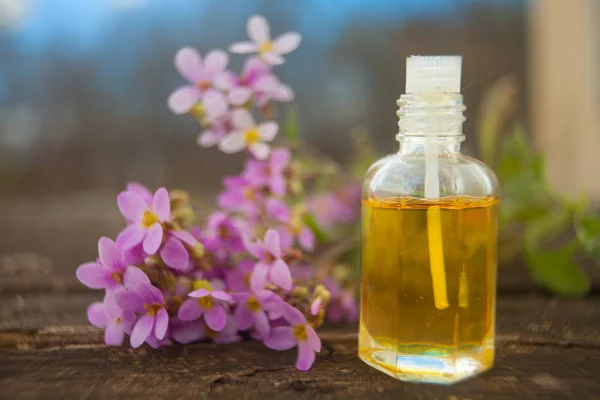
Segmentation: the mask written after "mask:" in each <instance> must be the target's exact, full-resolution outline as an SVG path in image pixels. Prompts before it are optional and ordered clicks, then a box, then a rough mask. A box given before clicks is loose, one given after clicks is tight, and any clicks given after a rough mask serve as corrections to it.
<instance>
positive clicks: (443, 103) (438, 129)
mask: <svg viewBox="0 0 600 400" xmlns="http://www.w3.org/2000/svg"><path fill="white" fill-rule="evenodd" d="M397 104H398V106H399V109H398V112H397V113H396V114H397V115H398V118H399V121H398V128H399V132H398V135H396V140H398V142H400V153H404V154H408V153H421V154H451V153H458V152H460V144H461V142H463V141H464V138H465V137H464V136H463V134H462V124H463V122H464V121H465V117H464V115H463V112H464V111H465V109H466V107H465V106H464V104H463V97H462V96H461V95H460V94H457V93H431V94H418V95H417V94H404V95H402V96H401V97H400V99H398V101H397Z"/></svg>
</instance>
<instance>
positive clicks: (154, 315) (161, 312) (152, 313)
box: [115, 283, 169, 349]
mask: <svg viewBox="0 0 600 400" xmlns="http://www.w3.org/2000/svg"><path fill="white" fill-rule="evenodd" d="M115 299H116V302H117V304H118V306H119V307H120V308H121V309H122V310H124V311H132V312H136V313H140V314H143V315H142V316H141V317H140V318H139V319H138V320H137V322H136V323H135V326H134V327H133V331H132V332H131V337H130V343H131V347H133V348H134V349H135V348H138V347H140V346H141V345H142V343H144V342H145V341H147V340H148V339H149V338H150V339H157V340H159V341H160V340H163V339H164V338H165V335H166V333H167V328H168V326H169V314H167V310H166V309H165V299H164V297H163V294H162V293H161V291H160V290H159V289H158V288H156V287H154V286H152V285H151V284H149V283H142V284H139V285H138V286H137V288H136V289H135V290H125V291H122V292H118V293H116V294H115Z"/></svg>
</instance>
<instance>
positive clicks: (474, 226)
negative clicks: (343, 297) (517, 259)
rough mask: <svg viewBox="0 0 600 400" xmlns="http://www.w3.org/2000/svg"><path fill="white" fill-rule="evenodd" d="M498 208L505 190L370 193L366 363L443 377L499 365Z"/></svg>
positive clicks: (410, 375)
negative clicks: (418, 195) (477, 194)
mask: <svg viewBox="0 0 600 400" xmlns="http://www.w3.org/2000/svg"><path fill="white" fill-rule="evenodd" d="M497 206H498V200H497V198H496V197H486V198H473V197H466V196H455V197H447V198H443V199H439V200H424V199H415V198H394V199H386V200H373V199H369V200H364V202H363V216H362V241H363V242H362V287H361V302H362V304H361V318H360V335H359V356H360V358H361V359H362V360H363V361H365V362H366V363H367V364H369V365H371V366H373V367H375V368H377V369H379V370H381V371H383V372H385V373H387V374H389V375H391V376H393V377H395V378H398V379H402V380H415V381H421V382H434V383H453V382H456V381H458V380H461V379H464V378H467V377H469V376H472V375H474V374H476V373H479V372H481V371H484V370H486V369H488V368H490V367H491V366H492V364H493V359H494V320H495V297H496V224H497V208H498V207H497ZM440 231H441V241H434V242H432V241H431V237H432V235H433V237H435V236H436V232H437V233H438V234H439V233H440ZM439 253H442V254H439ZM440 260H442V264H443V266H441V267H440V266H439V265H437V266H436V265H434V264H440ZM440 268H442V269H441V274H442V276H440ZM434 290H436V291H437V295H438V298H437V299H436V293H434ZM444 290H445V292H444ZM440 292H442V293H440ZM440 294H441V296H442V297H443V299H444V300H445V299H447V303H440V301H439V299H440V298H441V297H440Z"/></svg>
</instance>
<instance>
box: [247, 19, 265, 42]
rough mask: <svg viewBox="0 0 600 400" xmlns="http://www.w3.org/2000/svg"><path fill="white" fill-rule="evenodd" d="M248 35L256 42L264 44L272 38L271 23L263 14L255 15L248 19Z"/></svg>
mask: <svg viewBox="0 0 600 400" xmlns="http://www.w3.org/2000/svg"><path fill="white" fill-rule="evenodd" d="M247 30H248V37H249V38H250V40H252V41H253V42H254V43H257V44H262V43H265V42H268V41H270V40H271V33H270V31H269V23H268V22H267V20H266V19H265V17H263V16H262V15H254V16H252V17H250V19H249V20H248V26H247Z"/></svg>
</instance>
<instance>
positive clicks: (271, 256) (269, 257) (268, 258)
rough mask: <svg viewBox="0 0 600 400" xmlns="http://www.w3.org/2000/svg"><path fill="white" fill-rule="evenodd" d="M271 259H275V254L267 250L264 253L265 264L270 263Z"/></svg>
mask: <svg viewBox="0 0 600 400" xmlns="http://www.w3.org/2000/svg"><path fill="white" fill-rule="evenodd" d="M273 261H275V256H274V255H273V254H271V253H269V252H266V253H265V262H266V263H267V264H271V263H272V262H273Z"/></svg>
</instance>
